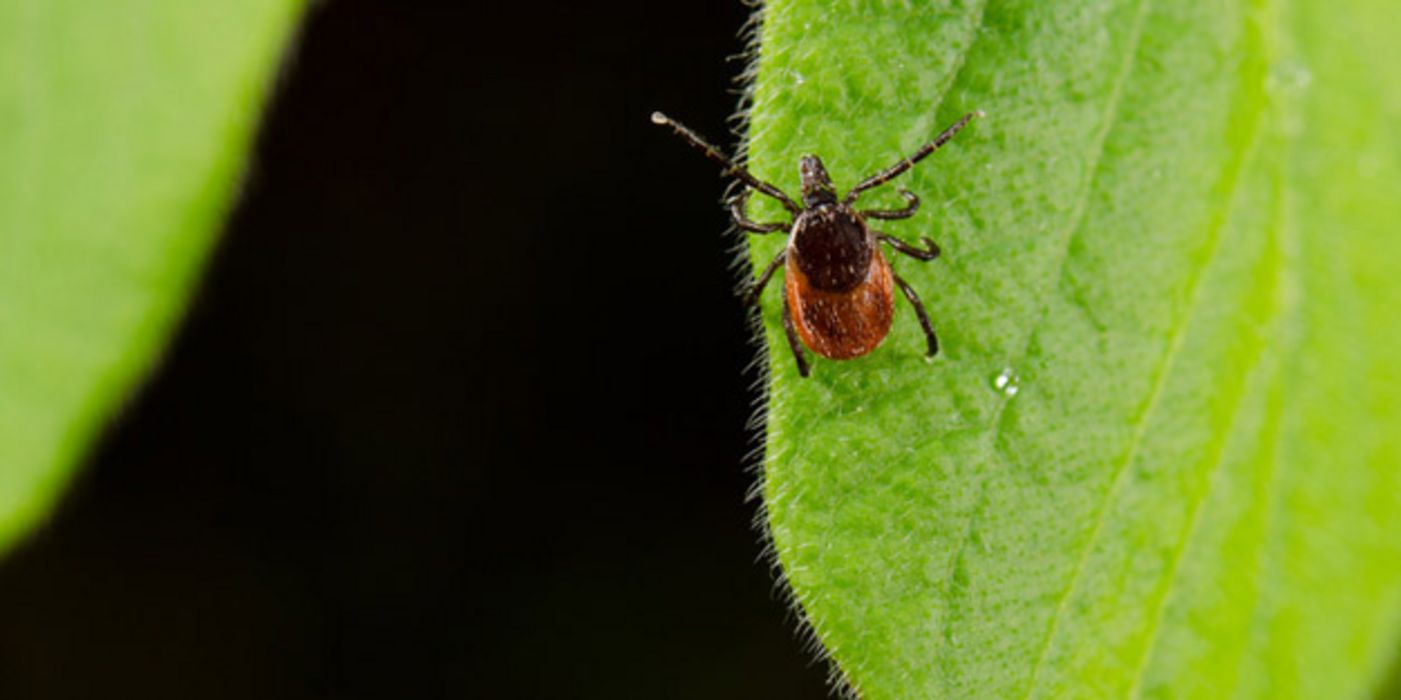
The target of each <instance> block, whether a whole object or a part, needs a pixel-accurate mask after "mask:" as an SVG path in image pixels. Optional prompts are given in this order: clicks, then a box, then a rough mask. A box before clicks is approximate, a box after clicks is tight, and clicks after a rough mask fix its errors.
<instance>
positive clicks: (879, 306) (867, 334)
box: [784, 246, 895, 360]
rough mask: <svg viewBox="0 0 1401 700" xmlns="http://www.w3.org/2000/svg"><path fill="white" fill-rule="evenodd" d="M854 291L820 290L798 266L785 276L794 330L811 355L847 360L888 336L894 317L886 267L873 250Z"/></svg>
mask: <svg viewBox="0 0 1401 700" xmlns="http://www.w3.org/2000/svg"><path fill="white" fill-rule="evenodd" d="M867 250H868V251H871V253H870V254H869V255H868V256H867V263H866V267H865V269H864V270H862V271H861V279H860V280H859V281H858V282H857V284H856V285H855V286H854V287H851V288H847V289H845V290H843V291H831V290H823V289H818V288H817V286H816V285H815V284H813V283H812V278H811V277H809V276H808V275H807V274H806V273H805V272H804V271H803V270H802V269H801V268H800V267H799V266H798V265H796V264H794V263H792V262H790V263H789V264H788V265H787V270H786V272H785V273H784V285H785V287H786V290H785V291H786V292H787V295H786V296H787V303H788V305H789V309H790V311H791V312H792V316H793V326H794V329H795V330H797V332H798V335H799V336H801V337H802V340H803V343H804V344H806V345H807V346H808V347H810V348H812V350H813V352H815V353H817V354H819V355H821V356H823V357H826V358H830V359H833V360H848V359H851V358H853V357H860V356H862V355H865V354H866V353H868V352H870V351H872V350H875V349H876V346H877V345H880V343H881V341H882V340H884V339H885V336H886V334H888V333H889V332H890V323H891V320H892V318H893V317H894V312H895V309H894V304H893V302H894V298H893V296H892V294H891V287H892V281H891V272H890V265H888V264H887V263H886V261H885V257H884V256H883V255H881V252H880V249H879V248H876V247H874V246H871V247H869V248H867Z"/></svg>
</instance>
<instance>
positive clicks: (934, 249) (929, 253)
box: [876, 231, 939, 262]
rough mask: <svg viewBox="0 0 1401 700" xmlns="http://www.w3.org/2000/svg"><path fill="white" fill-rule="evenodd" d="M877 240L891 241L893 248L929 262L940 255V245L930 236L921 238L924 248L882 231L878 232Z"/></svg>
mask: <svg viewBox="0 0 1401 700" xmlns="http://www.w3.org/2000/svg"><path fill="white" fill-rule="evenodd" d="M876 240H878V241H882V242H885V243H889V244H890V247H891V248H894V249H895V250H898V251H900V252H901V253H904V254H905V255H908V256H910V257H912V258H914V259H916V260H923V261H924V262H929V261H930V260H933V259H934V258H937V257H939V246H938V245H937V244H935V243H934V241H931V240H929V239H928V238H921V239H919V240H920V242H921V243H923V244H924V247H923V248H916V247H914V246H912V245H910V244H909V243H906V242H904V241H902V240H900V239H898V238H896V237H894V236H891V235H889V234H885V233H881V232H880V231H877V232H876Z"/></svg>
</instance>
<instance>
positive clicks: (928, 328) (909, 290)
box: [891, 272, 939, 357]
mask: <svg viewBox="0 0 1401 700" xmlns="http://www.w3.org/2000/svg"><path fill="white" fill-rule="evenodd" d="M891 274H892V275H894V277H895V284H898V285H900V291H901V292H904V294H905V298H906V299H909V300H910V306H913V307H915V315H916V316H919V325H921V326H923V327H924V337H925V339H926V340H928V341H929V352H928V353H927V354H928V355H929V357H933V356H935V355H938V354H939V338H938V336H936V335H934V326H932V325H930V323H929V314H928V313H927V312H925V310H924V302H922V301H920V300H919V295H918V294H916V293H915V288H914V287H911V286H910V283H909V282H906V281H905V280H904V279H903V278H901V277H900V275H896V274H894V273H893V272H892V273H891Z"/></svg>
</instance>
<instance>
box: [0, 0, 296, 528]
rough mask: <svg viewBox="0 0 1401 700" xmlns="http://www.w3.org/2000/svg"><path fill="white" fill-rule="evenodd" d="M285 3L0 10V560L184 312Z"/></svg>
mask: <svg viewBox="0 0 1401 700" xmlns="http://www.w3.org/2000/svg"><path fill="white" fill-rule="evenodd" d="M300 9H301V2H300V1H299V0H198V1H193V2H192V1H189V0H101V1H100V2H90V1H87V0H0V550H3V549H5V548H6V547H7V546H8V545H10V544H11V543H13V542H14V540H15V539H16V537H18V536H19V535H21V534H23V533H24V532H25V531H26V530H27V529H28V528H30V527H31V526H32V525H34V524H35V523H36V522H37V521H39V520H40V519H42V517H43V516H44V514H45V512H46V511H47V509H48V508H49V506H50V505H51V504H52V502H53V501H54V499H55V497H56V496H57V495H58V494H59V493H60V492H61V490H62V488H63V486H64V485H65V483H66V482H67V481H68V479H69V477H70V476H71V474H72V471H73V468H74V465H75V464H76V463H77V462H78V460H80V459H81V457H82V456H83V454H84V450H85V449H86V447H87V446H88V444H89V443H90V442H91V441H92V439H93V438H94V436H95V435H96V434H97V433H98V431H99V429H100V428H101V426H102V424H103V423H104V421H105V420H106V419H107V418H108V417H109V416H110V415H111V414H112V412H113V410H114V409H116V408H117V407H118V406H119V404H120V402H121V400H122V398H123V396H125V395H126V393H127V392H128V391H129V390H130V389H131V387H132V385H133V384H134V383H135V382H136V381H138V380H139V379H140V378H141V377H142V376H143V375H144V374H145V373H146V372H147V371H148V370H149V369H150V367H151V365H152V363H153V362H154V360H155V358H156V356H157V355H158V353H159V352H160V348H161V347H162V345H163V344H164V342H165V340H166V338H167V336H168V335H169V333H170V331H171V328H172V326H173V324H174V323H175V322H176V321H177V320H178V318H179V316H180V313H181V311H182V309H183V308H184V305H185V301H186V297H187V295H188V293H189V291H190V289H191V287H192V285H193V283H194V281H195V278H196V275H197V273H198V270H199V267H200V264H201V262H202V261H203V260H204V258H205V256H206V255H207V253H208V251H209V248H210V245H211V243H212V242H213V241H214V239H215V234H216V232H217V229H218V226H219V224H220V221H221V219H222V217H223V215H224V213H225V212H226V211H227V209H228V206H229V203H230V199H231V197H232V195H233V194H234V193H235V191H236V189H237V184H238V179H239V177H240V176H241V174H242V170H243V163H244V160H245V156H246V152H247V150H248V147H249V143H250V140H251V135H252V132H253V129H254V126H255V124H256V120H257V117H258V114H259V111H260V108H261V107H262V105H263V102H264V99H265V97H266V95H267V92H268V85H269V81H270V78H272V76H273V74H274V73H275V71H276V68H277V65H278V60H279V57H280V55H281V53H282V49H283V47H284V44H285V42H286V40H287V39H288V37H289V35H290V33H291V31H292V28H293V27H294V26H295V24H296V21H297V19H298V17H299V14H300Z"/></svg>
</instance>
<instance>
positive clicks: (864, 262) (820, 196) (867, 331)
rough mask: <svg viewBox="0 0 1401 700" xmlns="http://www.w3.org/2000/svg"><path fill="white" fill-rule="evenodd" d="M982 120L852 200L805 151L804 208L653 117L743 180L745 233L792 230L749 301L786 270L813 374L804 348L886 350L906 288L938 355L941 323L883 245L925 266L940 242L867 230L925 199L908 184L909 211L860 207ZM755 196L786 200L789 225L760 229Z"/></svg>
mask: <svg viewBox="0 0 1401 700" xmlns="http://www.w3.org/2000/svg"><path fill="white" fill-rule="evenodd" d="M981 116H983V113H982V112H972V113H970V114H966V115H964V117H963V118H962V119H959V120H958V121H957V122H954V124H953V125H952V126H950V127H949V128H947V129H945V130H944V131H943V133H941V134H939V135H938V136H937V137H936V138H935V139H934V140H933V141H930V142H929V143H926V144H924V145H923V146H920V147H919V149H918V150H916V151H915V152H914V153H912V154H910V155H909V156H908V157H906V158H902V159H901V160H900V162H898V163H896V164H895V165H892V166H890V167H889V168H886V169H885V170H882V171H880V172H878V173H876V174H875V175H872V176H870V177H868V178H866V179H865V180H862V181H861V182H860V183H858V184H857V185H856V186H855V187H853V188H851V190H850V191H849V192H847V193H846V196H845V197H840V198H839V197H838V196H837V190H836V188H835V187H834V186H833V185H832V178H830V177H828V175H827V169H826V168H825V167H823V165H822V159H821V158H819V157H817V156H815V155H805V156H803V157H802V158H800V159H799V160H798V175H799V178H800V181H801V189H802V204H798V203H797V202H795V201H793V200H792V199H791V198H790V197H789V196H788V195H786V194H784V193H783V191H782V190H780V189H778V188H777V187H775V186H773V185H771V184H769V183H767V182H764V181H763V180H760V179H759V178H757V177H754V176H753V175H752V174H750V173H749V171H747V170H745V169H744V168H741V167H740V166H738V165H736V164H735V163H734V161H731V160H730V159H729V158H726V157H725V156H724V155H723V154H721V153H720V150H719V149H717V148H715V147H714V146H712V145H710V144H709V143H706V141H705V140H704V139H702V138H701V137H700V136H698V135H696V133H695V132H694V131H691V130H690V129H687V128H686V127H684V126H682V125H681V124H679V123H677V122H676V121H674V120H672V119H670V118H668V117H667V116H666V115H665V114H662V113H661V112H653V113H652V122H653V123H656V124H660V125H663V126H669V127H671V129H672V130H673V131H675V132H676V135H677V136H680V137H681V138H683V139H685V140H686V142H687V143H689V144H691V145H692V146H695V147H696V148H698V149H700V150H701V152H702V153H704V154H705V156H706V157H707V158H709V159H711V160H713V161H715V162H716V163H719V164H720V166H721V167H723V168H724V169H725V172H726V173H727V174H729V175H732V176H734V177H736V178H739V180H740V182H742V183H744V189H743V190H742V191H741V192H740V193H739V194H738V195H737V196H735V197H734V198H733V199H731V200H730V202H729V205H730V213H731V215H732V216H734V220H735V225H736V226H738V227H739V228H740V230H743V231H748V232H749V233H759V234H764V233H778V232H784V233H787V234H788V245H787V246H786V247H785V248H784V249H783V252H781V253H779V254H778V255H776V256H774V258H773V260H772V261H770V262H769V264H768V266H767V267H765V268H764V271H763V272H761V273H760V274H759V278H758V279H757V280H755V282H754V286H753V287H752V288H751V289H750V291H749V293H748V294H747V295H746V297H745V303H746V304H758V303H759V295H760V294H761V293H762V292H763V291H764V287H765V286H767V285H768V283H769V280H770V279H772V278H773V274H774V272H776V271H777V270H778V268H779V267H780V266H782V267H783V268H784V273H783V330H784V333H785V334H786V335H787V336H788V347H789V348H791V349H792V350H793V359H794V360H796V361H797V364H798V373H799V374H801V375H802V376H804V377H806V376H808V373H809V371H810V369H809V367H808V360H807V356H806V354H805V353H804V352H803V346H804V345H806V346H807V347H809V348H811V349H812V351H813V352H815V353H817V354H818V355H821V356H822V357H826V358H828V359H832V360H850V359H852V358H856V357H861V356H862V355H865V354H866V353H869V352H871V351H872V350H875V349H876V347H877V346H878V345H880V344H881V341H882V340H884V339H885V336H886V335H887V334H888V333H889V332H890V324H891V321H892V319H893V317H894V315H895V308H894V306H895V294H894V290H893V287H899V288H900V292H901V293H902V294H904V295H905V299H907V300H909V302H910V305H911V306H913V307H914V309H915V315H916V316H918V317H919V325H920V326H921V327H923V328H924V337H925V339H926V340H927V341H928V344H929V351H928V356H929V357H933V356H934V355H936V354H938V353H939V339H938V337H937V336H935V335H934V326H933V325H931V324H930V323H929V314H928V313H927V312H926V311H925V310H924V302H922V301H920V298H919V294H917V293H915V290H914V288H913V287H911V286H910V284H909V283H908V282H906V281H905V280H904V279H903V278H901V277H900V275H898V274H896V273H895V271H894V270H892V269H891V267H890V262H889V261H887V260H886V258H885V255H884V254H883V253H882V252H881V246H880V244H882V243H884V244H885V245H888V246H890V247H891V249H893V250H894V251H896V252H898V253H903V254H905V255H908V256H910V257H912V258H914V259H916V260H921V261H924V262H929V261H930V260H933V259H934V258H937V257H939V246H937V245H935V244H934V241H932V240H930V239H928V238H921V239H920V240H921V241H922V242H923V244H924V247H923V248H920V247H917V246H913V245H910V244H909V243H906V242H904V241H902V240H900V239H898V238H895V237H894V236H891V235H888V234H885V233H882V232H880V231H877V230H875V229H873V228H871V227H870V225H869V224H867V221H869V220H891V219H908V218H910V217H911V216H914V214H915V212H916V211H918V210H919V197H917V196H915V194H914V193H913V192H910V191H909V190H907V189H904V188H900V190H899V193H900V196H901V197H904V198H905V202H906V204H905V207H904V208H902V209H864V210H859V209H856V207H855V204H856V200H857V199H859V198H860V197H861V193H863V192H865V191H867V190H870V189H874V188H876V187H879V186H881V185H884V184H886V183H887V182H890V181H891V180H894V179H895V178H897V177H899V176H900V175H902V174H904V173H905V171H907V170H909V169H910V168H913V167H914V165H915V163H918V162H919V161H921V160H923V159H925V158H927V157H928V156H929V154H931V153H933V152H934V151H937V150H939V147H941V146H943V145H944V144H945V143H948V141H949V139H952V138H953V137H954V135H955V134H957V133H958V132H959V131H960V130H962V129H963V127H965V126H967V125H968V122H970V121H972V120H973V118H974V117H981ZM754 190H757V191H758V192H760V193H761V194H765V195H768V196H770V197H773V198H774V199H776V200H778V203H779V204H782V205H783V208H784V209H787V210H788V214H789V217H790V218H789V220H788V221H784V222H773V223H756V222H753V221H750V220H749V219H748V218H746V217H745V214H744V205H745V202H746V201H747V200H748V199H749V195H750V194H751V193H752V192H753V191H754Z"/></svg>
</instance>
